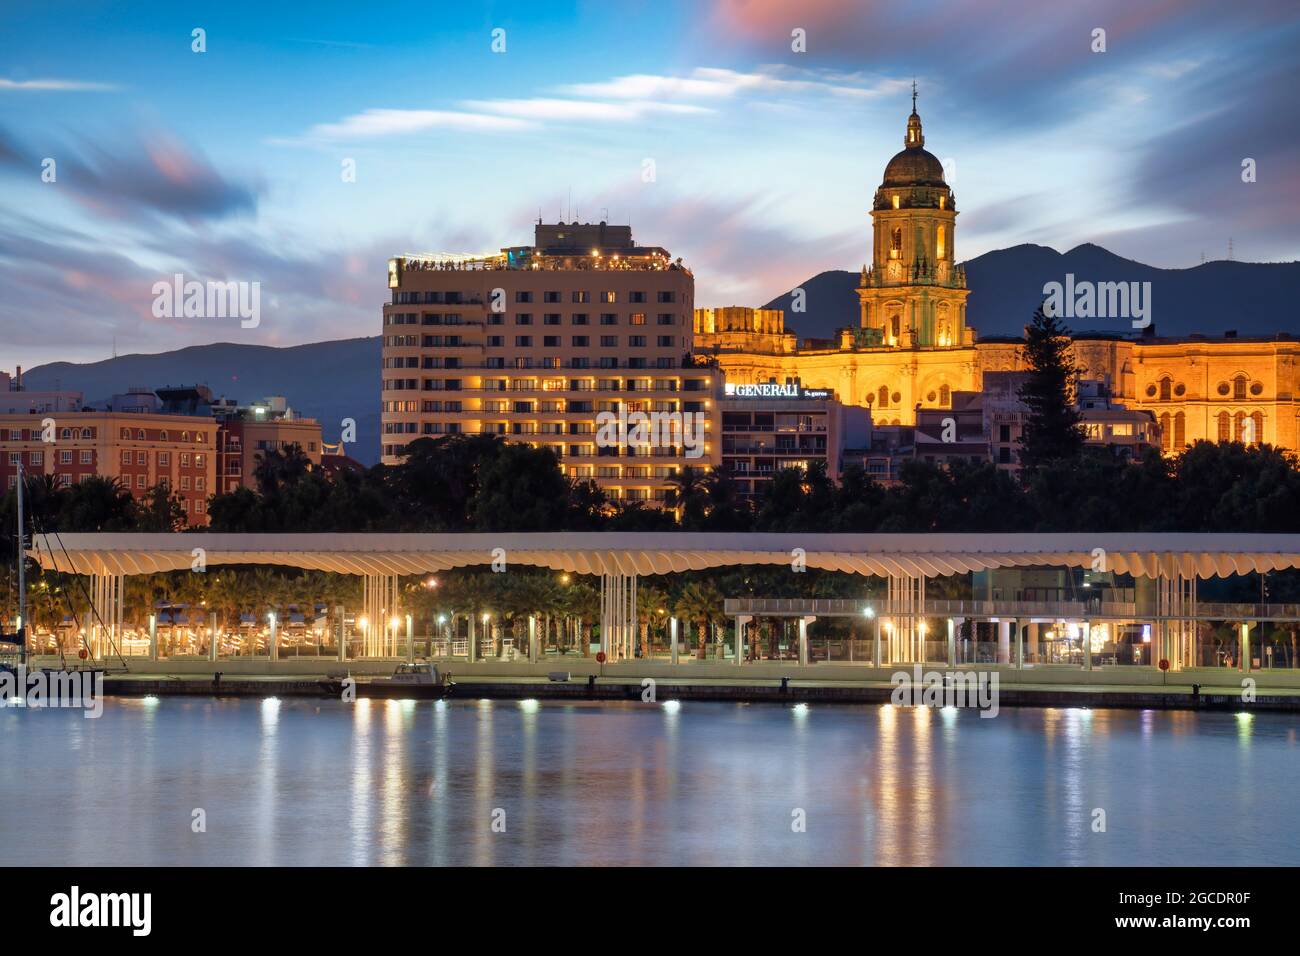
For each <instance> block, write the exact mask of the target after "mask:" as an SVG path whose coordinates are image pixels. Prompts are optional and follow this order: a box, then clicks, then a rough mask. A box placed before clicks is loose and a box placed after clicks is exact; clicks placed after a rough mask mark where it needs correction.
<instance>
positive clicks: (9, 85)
mask: <svg viewBox="0 0 1300 956" xmlns="http://www.w3.org/2000/svg"><path fill="white" fill-rule="evenodd" d="M116 89H118V87H117V86H116V85H114V84H112V83H87V82H84V81H82V80H55V79H45V80H9V79H5V78H4V77H0V90H26V91H30V92H63V93H71V92H87V93H105V92H109V91H112V90H116Z"/></svg>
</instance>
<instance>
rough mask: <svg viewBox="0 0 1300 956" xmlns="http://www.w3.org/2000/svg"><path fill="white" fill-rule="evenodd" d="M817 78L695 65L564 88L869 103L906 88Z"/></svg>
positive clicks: (781, 70)
mask: <svg viewBox="0 0 1300 956" xmlns="http://www.w3.org/2000/svg"><path fill="white" fill-rule="evenodd" d="M816 75H817V74H812V73H808V72H806V71H796V70H793V69H792V68H790V67H784V66H779V65H778V66H766V67H763V68H761V69H759V70H755V71H751V72H747V73H745V72H739V71H737V70H725V69H718V68H715V67H699V68H697V69H695V70H693V71H691V73H690V74H688V75H687V76H667V75H657V74H649V73H635V74H631V75H628V76H619V77H615V78H614V79H612V80H608V81H606V82H603V83H576V84H573V85H570V86H566V87H563V88H562V90H563V91H564V92H566V93H571V94H573V95H576V96H589V97H597V98H611V99H628V100H641V101H646V100H675V99H719V98H728V97H735V96H739V95H741V94H744V93H781V94H804V93H821V94H830V95H833V96H846V97H854V98H862V99H870V98H874V97H878V96H882V95H888V94H891V93H897V92H900V91H902V90H903V89H906V87H907V81H905V80H901V79H894V80H890V79H883V80H882V79H877V80H874V81H867V79H866V78H865V77H863V76H861V75H860V74H847V75H846V74H832V75H831V76H830V77H826V76H823V78H818V79H810V78H807V77H811V76H816Z"/></svg>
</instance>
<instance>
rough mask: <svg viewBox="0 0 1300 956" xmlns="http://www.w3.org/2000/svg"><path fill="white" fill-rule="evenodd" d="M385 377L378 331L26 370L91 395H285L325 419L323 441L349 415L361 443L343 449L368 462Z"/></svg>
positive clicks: (40, 385) (31, 382) (373, 452)
mask: <svg viewBox="0 0 1300 956" xmlns="http://www.w3.org/2000/svg"><path fill="white" fill-rule="evenodd" d="M379 380H380V344H379V336H374V337H373V338H361V339H339V340H336V341H333V342H313V343H310V344H308V345H292V346H287V347H284V348H274V347H271V346H266V345H235V344H233V343H231V342H217V343H214V344H212V345H193V346H190V347H188V348H183V349H177V350H175V351H172V352H160V353H158V354H156V355H121V356H118V357H117V358H111V359H105V360H103V361H102V362H90V363H87V364H84V365H81V364H74V363H72V362H51V363H50V364H48V365H40V366H37V367H36V368H33V369H29V370H27V371H24V372H23V384H24V385H25V386H26V387H27V388H30V389H32V390H37V389H44V388H64V389H75V390H77V391H80V392H82V393H84V395H85V398H86V401H87V402H91V403H94V402H102V401H104V400H106V399H107V398H109V397H110V396H112V395H114V394H116V393H119V392H125V391H126V390H127V389H128V388H131V387H132V386H144V387H146V388H159V387H161V386H163V385H196V384H197V385H207V386H208V387H209V388H211V389H212V394H213V395H214V396H218V397H219V396H222V395H224V396H226V397H228V398H234V399H237V400H238V401H240V402H251V401H254V400H255V399H259V398H264V397H266V396H267V395H283V396H284V397H285V398H286V399H287V400H288V402H289V406H290V407H291V408H292V409H293V410H294V411H295V412H296V413H298V414H300V415H303V416H305V417H308V418H315V419H318V420H319V421H320V423H321V434H322V437H323V438H324V440H325V441H328V442H336V441H338V440H339V433H340V431H341V422H342V421H343V419H345V418H352V419H355V420H356V423H357V441H356V444H350V445H347V446H345V448H344V451H345V452H346V453H347V454H348V455H351V456H352V457H353V458H355V459H357V460H358V461H360V462H362V463H363V464H367V465H372V464H374V463H375V462H377V461H378V460H379Z"/></svg>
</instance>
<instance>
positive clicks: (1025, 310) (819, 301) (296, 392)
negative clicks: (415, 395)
mask: <svg viewBox="0 0 1300 956" xmlns="http://www.w3.org/2000/svg"><path fill="white" fill-rule="evenodd" d="M965 265H966V282H967V286H968V288H969V289H970V290H971V295H970V298H969V300H968V304H967V322H968V324H969V325H971V326H973V327H974V328H975V329H976V330H977V331H978V333H979V335H981V336H985V337H988V336H1018V335H1021V334H1023V331H1024V326H1025V323H1026V322H1028V321H1029V319H1030V317H1031V316H1032V315H1033V312H1034V309H1035V308H1036V307H1037V306H1038V304H1039V302H1040V301H1041V300H1042V298H1043V286H1044V285H1045V284H1046V283H1048V282H1062V283H1064V281H1065V277H1066V274H1067V273H1070V274H1073V275H1074V277H1075V282H1076V284H1077V283H1078V282H1081V281H1084V280H1091V281H1094V282H1118V281H1124V282H1150V283H1151V303H1152V312H1151V316H1152V324H1153V326H1154V329H1153V330H1152V331H1158V333H1159V334H1160V335H1165V336H1173V335H1189V334H1191V333H1194V332H1201V333H1205V334H1207V335H1220V334H1222V333H1224V332H1226V331H1230V330H1236V331H1237V333H1238V334H1239V335H1242V336H1249V335H1271V334H1274V333H1278V332H1300V327H1296V326H1295V324H1294V322H1295V320H1294V318H1293V311H1292V310H1293V309H1294V304H1295V303H1296V302H1298V301H1300V263H1298V262H1285V263H1257V262H1230V261H1222V260H1221V261H1215V262H1206V263H1204V264H1202V265H1199V266H1195V267H1193V268H1190V269H1157V268H1155V267H1154V266H1148V265H1145V264H1143V263H1141V262H1134V261H1133V260H1131V259H1125V258H1122V257H1121V256H1117V255H1115V254H1114V253H1112V252H1109V251H1107V250H1106V249H1103V248H1101V247H1100V246H1096V245H1091V244H1086V245H1082V246H1077V247H1075V248H1074V249H1071V250H1070V251H1069V252H1065V253H1060V252H1057V251H1056V250H1055V249H1049V248H1047V247H1045V246H1036V245H1021V246H1015V247H1013V248H1010V249H999V250H996V251H994V252H989V253H986V254H984V255H982V256H979V257H977V258H975V259H971V260H969V261H968V262H967V263H966V264H965ZM858 279H859V275H858V273H856V272H849V271H841V270H833V271H828V272H822V273H819V274H818V275H815V276H813V277H812V278H810V279H808V280H807V281H806V282H803V283H801V285H800V286H799V287H798V288H802V289H803V290H804V293H805V295H804V301H805V305H806V307H807V308H806V311H804V312H798V313H796V312H791V311H790V305H791V298H792V294H793V290H791V291H790V292H787V293H785V294H784V295H782V296H778V297H777V298H775V299H773V300H772V301H770V302H768V303H767V304H766V305H765V306H764V308H779V309H785V310H786V328H787V329H790V330H793V331H795V332H797V333H798V335H799V336H800V338H831V337H832V336H833V335H834V333H835V330H836V329H839V328H842V327H844V326H851V325H856V324H857V321H858V304H857V295H856V294H855V292H854V289H856V288H857V285H858ZM1067 324H1068V325H1070V327H1071V329H1072V331H1075V332H1091V331H1101V332H1111V333H1116V334H1132V333H1133V331H1134V330H1133V329H1132V328H1131V324H1130V322H1129V320H1127V319H1113V320H1097V319H1092V320H1075V321H1070V320H1067ZM376 325H378V316H376ZM380 351H381V349H380V340H379V336H373V337H369V338H355V339H341V340H338V341H333V342H313V343H310V344H307V345H295V346H287V347H282V348H276V347H272V346H261V345H235V344H233V343H230V342H218V343H214V344H212V345H196V346H191V347H189V348H183V349H177V350H176V351H172V352H163V353H159V354H156V355H123V356H120V357H117V358H111V359H105V360H103V361H100V362H90V363H86V364H74V363H71V362H53V363H50V364H48V365H41V366H38V367H36V368H32V369H29V370H28V371H27V372H26V373H25V374H24V376H23V378H24V382H25V384H26V385H27V387H28V388H31V389H44V388H65V389H76V390H78V391H81V392H83V393H84V394H85V397H86V400H87V401H88V402H92V403H94V402H102V401H104V400H105V399H107V398H109V397H110V396H112V395H113V394H115V393H118V392H125V391H126V390H127V389H128V388H130V387H132V386H147V387H150V388H157V387H160V386H163V385H192V384H195V383H200V384H205V385H207V386H209V387H210V388H211V389H212V391H213V393H214V394H215V395H218V396H221V395H225V396H227V397H231V398H235V399H238V400H239V401H241V402H249V401H252V400H255V399H259V398H264V397H266V396H268V395H283V396H285V398H287V399H288V401H289V404H290V405H291V406H292V407H293V408H294V409H295V410H296V411H298V412H299V413H301V414H303V415H307V416H310V417H313V418H316V419H319V420H320V422H321V425H322V433H323V437H324V439H325V440H326V441H337V440H338V437H339V430H340V422H341V421H342V420H343V419H344V418H353V419H355V420H356V423H357V442H356V444H355V445H349V446H348V447H347V449H346V450H347V453H348V454H349V455H351V456H352V457H354V458H356V459H357V460H358V461H361V462H363V463H364V464H367V465H370V464H374V463H375V462H376V461H377V460H378V458H379V444H380V441H379V425H380V422H379V379H380Z"/></svg>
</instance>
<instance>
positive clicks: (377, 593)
mask: <svg viewBox="0 0 1300 956" xmlns="http://www.w3.org/2000/svg"><path fill="white" fill-rule="evenodd" d="M361 600H362V609H363V610H362V614H363V615H364V617H365V619H366V628H365V638H364V641H363V644H362V649H361V656H362V657H395V656H397V647H396V644H397V634H396V633H395V631H394V630H393V627H392V618H393V617H394V616H395V615H396V614H397V612H398V607H397V575H395V574H367V575H366V576H365V586H364V588H363V589H362V598H361Z"/></svg>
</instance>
